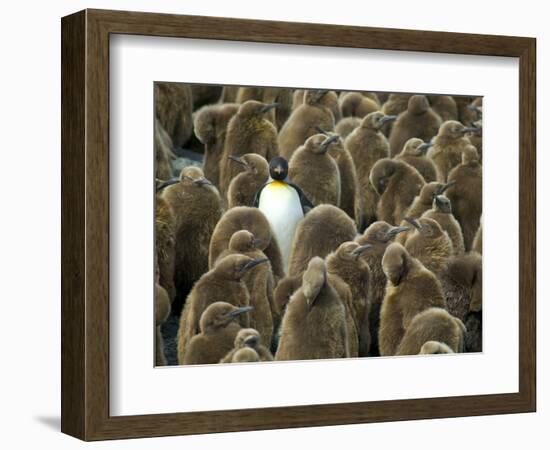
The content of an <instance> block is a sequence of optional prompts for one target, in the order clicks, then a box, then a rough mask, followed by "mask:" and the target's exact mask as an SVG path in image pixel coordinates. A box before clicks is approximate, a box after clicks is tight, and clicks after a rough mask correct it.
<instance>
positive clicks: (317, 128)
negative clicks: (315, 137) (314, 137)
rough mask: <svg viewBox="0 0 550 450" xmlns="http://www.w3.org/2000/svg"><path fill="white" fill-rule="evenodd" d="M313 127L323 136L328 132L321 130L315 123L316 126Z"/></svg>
mask: <svg viewBox="0 0 550 450" xmlns="http://www.w3.org/2000/svg"><path fill="white" fill-rule="evenodd" d="M315 129H316V130H317V132H318V133H320V134H324V135H325V136H326V135H328V133H327V132H326V131H325V130H323V129H322V128H321V127H320V126H317V125H316V126H315Z"/></svg>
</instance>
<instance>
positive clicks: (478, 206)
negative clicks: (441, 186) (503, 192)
mask: <svg viewBox="0 0 550 450" xmlns="http://www.w3.org/2000/svg"><path fill="white" fill-rule="evenodd" d="M449 182H454V185H453V186H451V187H450V188H449V189H448V190H447V194H446V196H447V197H448V198H449V200H451V203H452V204H453V214H454V216H455V217H456V220H458V223H460V227H461V228H462V233H463V234H464V247H465V248H466V251H468V250H470V249H471V248H472V242H473V240H474V237H475V234H476V232H477V229H478V227H479V222H480V220H481V211H482V202H483V198H482V188H483V182H482V168H481V164H480V163H479V158H478V154H477V151H476V149H475V147H474V146H472V145H469V146H467V147H466V148H464V150H463V151H462V162H461V164H459V165H458V166H456V167H455V168H454V169H453V170H452V171H451V172H450V173H449Z"/></svg>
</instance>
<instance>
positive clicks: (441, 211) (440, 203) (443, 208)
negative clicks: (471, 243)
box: [422, 195, 464, 255]
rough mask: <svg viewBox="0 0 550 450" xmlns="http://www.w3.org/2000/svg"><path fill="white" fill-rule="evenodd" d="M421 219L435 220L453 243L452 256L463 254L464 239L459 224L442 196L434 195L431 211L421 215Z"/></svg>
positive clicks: (446, 200)
mask: <svg viewBox="0 0 550 450" xmlns="http://www.w3.org/2000/svg"><path fill="white" fill-rule="evenodd" d="M422 217H427V218H429V219H433V220H435V221H436V222H437V223H439V225H441V228H442V229H443V231H446V232H447V234H448V235H449V237H450V238H451V242H452V243H453V254H455V255H460V254H462V253H464V238H463V237H462V229H461V228H460V224H459V223H458V221H457V220H456V219H455V217H454V216H453V209H452V207H451V201H450V200H449V199H448V198H447V197H445V196H443V195H436V196H435V198H434V201H433V207H432V209H430V210H428V211H426V212H425V213H424V214H422Z"/></svg>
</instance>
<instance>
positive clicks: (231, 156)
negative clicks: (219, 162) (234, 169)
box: [227, 155, 248, 167]
mask: <svg viewBox="0 0 550 450" xmlns="http://www.w3.org/2000/svg"><path fill="white" fill-rule="evenodd" d="M227 159H230V160H231V161H235V162H236V163H238V164H242V165H243V166H245V167H248V164H247V163H246V161H245V160H244V159H242V158H239V157H238V156H234V155H229V156H228V157H227Z"/></svg>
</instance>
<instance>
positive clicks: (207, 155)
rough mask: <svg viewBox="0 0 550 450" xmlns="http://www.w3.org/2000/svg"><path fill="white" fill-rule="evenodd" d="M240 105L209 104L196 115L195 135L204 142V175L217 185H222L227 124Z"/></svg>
mask: <svg viewBox="0 0 550 450" xmlns="http://www.w3.org/2000/svg"><path fill="white" fill-rule="evenodd" d="M238 109H239V105H238V104H236V103H224V104H223V105H207V106H203V107H202V108H201V109H199V110H198V111H197V112H196V113H195V115H194V124H195V135H196V136H197V138H198V139H199V141H201V142H202V143H203V144H204V162H203V171H204V176H205V177H206V178H208V179H209V180H210V181H212V183H214V184H215V185H216V186H219V185H220V160H221V158H222V155H223V148H224V146H225V136H226V133H227V124H228V123H229V121H230V120H231V118H232V117H233V116H234V115H235V114H236V113H237V110H238Z"/></svg>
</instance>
